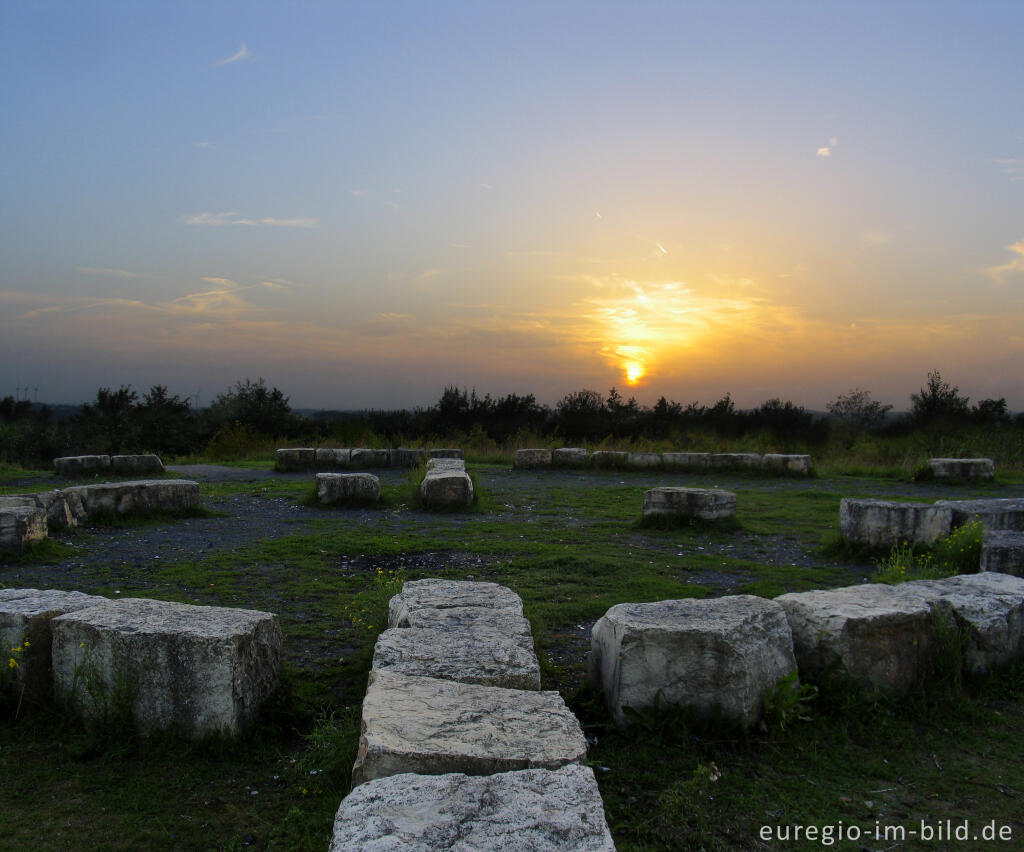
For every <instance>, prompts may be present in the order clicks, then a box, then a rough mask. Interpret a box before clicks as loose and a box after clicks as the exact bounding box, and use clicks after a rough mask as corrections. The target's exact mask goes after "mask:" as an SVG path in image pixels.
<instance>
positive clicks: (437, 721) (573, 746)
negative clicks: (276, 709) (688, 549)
mask: <svg viewBox="0 0 1024 852" xmlns="http://www.w3.org/2000/svg"><path fill="white" fill-rule="evenodd" d="M586 755H587V742H586V739H584V736H583V731H582V729H581V728H580V723H579V721H577V719H576V717H575V716H574V715H573V714H572V712H571V711H570V710H569V708H568V707H566V706H565V702H564V701H563V700H562V697H561V696H560V695H559V694H558V693H557V692H534V691H530V690H520V689H501V688H499V687H496V686H477V685H476V684H468V683H454V682H452V681H447V680H437V679H436V678H428V677H410V676H408V675H402V674H393V673H392V672H389V671H387V670H384V671H371V672H370V679H369V683H368V685H367V688H366V697H365V698H364V699H363V724H362V735H361V736H360V738H359V751H358V754H357V756H356V762H355V766H354V767H353V769H352V785H353V786H357V785H359V784H362V783H364V782H366V781H371V780H373V779H374V778H385V777H387V776H389V775H397V774H399V773H401V772H418V773H421V774H423V775H441V774H444V773H446V772H464V773H465V774H467V775H492V774H494V773H495V772H509V771H511V770H515V769H532V768H542V769H557V768H558V767H559V766H565V765H566V764H569V763H580V762H581V761H583V760H584V759H585V758H586Z"/></svg>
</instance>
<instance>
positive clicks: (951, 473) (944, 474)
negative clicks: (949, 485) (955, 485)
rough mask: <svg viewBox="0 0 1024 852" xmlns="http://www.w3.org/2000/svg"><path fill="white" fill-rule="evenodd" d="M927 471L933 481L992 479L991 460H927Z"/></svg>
mask: <svg viewBox="0 0 1024 852" xmlns="http://www.w3.org/2000/svg"><path fill="white" fill-rule="evenodd" d="M928 470H929V472H930V473H931V475H932V476H933V477H934V478H935V479H992V477H993V476H995V470H996V466H995V462H993V461H992V459H928Z"/></svg>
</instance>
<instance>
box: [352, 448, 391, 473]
mask: <svg viewBox="0 0 1024 852" xmlns="http://www.w3.org/2000/svg"><path fill="white" fill-rule="evenodd" d="M348 463H349V467H354V468H364V467H387V466H388V451H387V450H381V449H370V448H369V447H353V448H352V450H351V452H350V454H349V462H348Z"/></svg>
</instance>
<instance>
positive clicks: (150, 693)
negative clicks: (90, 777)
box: [50, 598, 281, 738]
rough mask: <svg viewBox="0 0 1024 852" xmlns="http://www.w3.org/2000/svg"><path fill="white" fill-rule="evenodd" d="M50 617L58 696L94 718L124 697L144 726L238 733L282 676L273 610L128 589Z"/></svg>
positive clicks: (186, 732) (191, 733)
mask: <svg viewBox="0 0 1024 852" xmlns="http://www.w3.org/2000/svg"><path fill="white" fill-rule="evenodd" d="M50 623H51V625H52V629H53V674H54V689H55V691H56V692H57V694H58V696H60V697H62V698H63V699H64V700H65V701H66V702H67V703H68V705H69V706H70V707H71V708H73V709H74V710H76V711H77V712H79V713H81V714H82V715H83V716H84V717H86V718H90V719H103V718H105V717H107V716H108V715H109V714H110V713H111V712H112V711H114V710H117V709H119V708H118V707H117V706H116V705H117V703H118V702H124V703H125V704H126V705H127V709H129V710H130V713H131V718H132V720H133V722H134V724H135V726H136V728H137V729H138V730H139V731H141V732H143V733H148V732H152V731H159V730H172V731H176V732H178V733H179V734H181V735H183V736H186V737H190V738H199V737H203V736H207V735H211V734H221V735H228V736H234V735H236V734H238V733H240V732H241V731H242V730H244V729H245V728H246V727H247V726H248V725H249V724H250V723H252V722H253V721H254V720H255V719H256V717H257V715H258V713H259V709H260V705H261V704H262V703H263V702H264V700H265V699H266V698H267V697H268V696H269V695H270V694H271V693H272V692H273V691H274V689H276V687H277V684H278V679H279V677H280V671H281V628H280V626H279V625H278V621H277V616H276V615H273V614H272V613H269V612H260V611H257V610H248V609H226V608H224V607H209V606H190V605H188V604H179V603H170V602H167V601H153V600H144V599H141V598H126V599H124V600H116V601H106V602H104V603H103V604H100V605H97V606H92V607H87V608H85V609H80V610H77V611H75V612H71V613H68V614H66V615H61V616H58V617H57V618H54V619H53V620H52V621H51V622H50ZM112 705H113V706H112Z"/></svg>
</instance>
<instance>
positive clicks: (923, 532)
mask: <svg viewBox="0 0 1024 852" xmlns="http://www.w3.org/2000/svg"><path fill="white" fill-rule="evenodd" d="M952 524H953V510H952V509H951V508H949V507H948V506H942V505H939V504H936V505H934V506H933V505H931V504H930V503H900V502H895V501H891V500H856V499H853V498H851V497H844V498H843V499H842V501H841V502H840V503H839V533H840V535H841V536H842V537H843V538H845V539H846V540H847V541H852V542H855V543H857V544H863V545H866V546H868V547H891V546H892V545H894V544H899V543H901V542H910V543H911V544H932V543H934V542H935V541H937V540H938V539H940V538H942V537H943V536H945V535H949V531H950V529H951V528H952Z"/></svg>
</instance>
